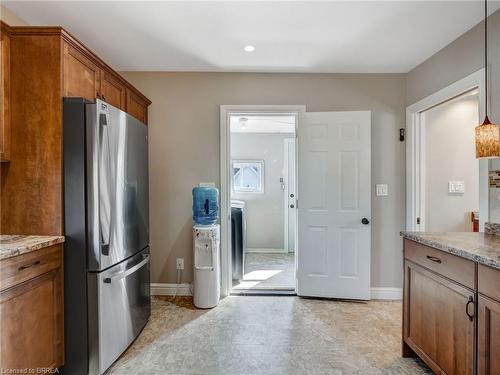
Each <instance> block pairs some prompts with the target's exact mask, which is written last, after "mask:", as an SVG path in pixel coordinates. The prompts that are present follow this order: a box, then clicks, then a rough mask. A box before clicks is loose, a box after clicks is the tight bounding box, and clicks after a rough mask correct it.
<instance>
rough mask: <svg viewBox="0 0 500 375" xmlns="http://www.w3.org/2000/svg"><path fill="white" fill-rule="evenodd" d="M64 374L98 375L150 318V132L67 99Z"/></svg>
mask: <svg viewBox="0 0 500 375" xmlns="http://www.w3.org/2000/svg"><path fill="white" fill-rule="evenodd" d="M63 116H64V136H63V149H64V160H63V164H64V209H65V214H64V226H65V236H66V242H65V252H64V259H65V261H64V282H65V293H64V296H65V297H64V299H65V321H64V324H65V365H64V367H63V368H62V371H63V372H64V373H65V374H71V375H79V374H102V373H104V372H105V371H106V370H107V369H108V368H109V367H110V366H111V365H112V364H113V362H114V361H116V359H117V358H118V357H119V356H120V355H121V354H122V353H123V352H124V351H125V349H126V348H127V347H128V346H129V345H130V344H131V343H132V342H133V340H134V339H135V338H136V337H137V335H138V334H139V333H140V331H141V330H142V328H143V327H144V325H145V324H146V322H147V321H148V319H149V316H150V279H149V270H150V260H149V220H148V218H149V208H148V204H149V194H148V129H147V126H146V125H144V124H143V123H141V122H140V121H139V120H137V119H135V118H134V117H132V116H130V115H128V114H127V113H125V112H123V111H121V110H119V109H118V108H115V107H113V106H111V105H109V104H107V103H105V102H103V101H101V100H96V102H95V103H94V102H89V101H87V100H85V99H82V98H65V99H64V101H63Z"/></svg>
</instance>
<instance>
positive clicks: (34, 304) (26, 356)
mask: <svg viewBox="0 0 500 375" xmlns="http://www.w3.org/2000/svg"><path fill="white" fill-rule="evenodd" d="M61 275H62V272H61V268H57V269H54V270H52V271H50V272H48V273H45V274H43V275H41V276H38V277H36V278H34V279H31V280H29V281H26V282H24V283H21V284H18V285H16V286H14V287H12V288H9V289H6V290H4V291H2V292H1V293H0V322H1V326H2V330H1V331H0V363H1V366H2V368H42V367H52V368H55V367H59V366H61V365H62V364H63V361H64V355H63V353H64V352H63V348H64V342H63V335H64V326H63V318H64V317H63V302H62V298H63V297H62V278H61Z"/></svg>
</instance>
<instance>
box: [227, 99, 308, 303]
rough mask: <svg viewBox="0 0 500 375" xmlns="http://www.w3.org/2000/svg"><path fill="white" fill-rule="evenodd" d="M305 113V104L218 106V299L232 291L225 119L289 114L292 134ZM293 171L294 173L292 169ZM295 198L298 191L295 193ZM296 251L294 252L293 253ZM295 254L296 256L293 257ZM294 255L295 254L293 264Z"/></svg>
mask: <svg viewBox="0 0 500 375" xmlns="http://www.w3.org/2000/svg"><path fill="white" fill-rule="evenodd" d="M305 112H306V106H305V105H221V106H220V227H221V228H220V229H221V297H222V298H223V297H226V296H228V295H229V294H230V293H231V289H232V275H231V270H232V259H231V251H230V248H229V244H230V243H231V230H230V228H231V203H230V202H231V149H230V139H231V134H230V126H229V117H230V116H232V115H241V116H245V115H247V116H249V115H257V114H259V115H262V114H267V115H272V114H276V115H285V114H286V115H292V116H295V134H297V129H298V126H299V118H300V115H301V114H302V113H305ZM298 142H299V140H298V139H297V138H296V142H295V151H296V152H295V164H296V168H298V166H297V147H298ZM296 172H297V170H296ZM296 194H297V198H298V197H299V196H300V192H299V191H296ZM298 251H300V250H299V249H297V252H298ZM297 252H296V254H297ZM296 262H297V255H295V264H297V263H296Z"/></svg>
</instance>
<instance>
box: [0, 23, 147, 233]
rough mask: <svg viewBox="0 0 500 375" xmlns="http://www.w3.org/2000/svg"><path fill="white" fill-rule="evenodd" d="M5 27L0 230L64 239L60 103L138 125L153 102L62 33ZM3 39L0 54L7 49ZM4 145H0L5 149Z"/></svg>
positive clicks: (37, 28) (82, 46) (61, 107)
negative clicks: (114, 110)
mask: <svg viewBox="0 0 500 375" xmlns="http://www.w3.org/2000/svg"><path fill="white" fill-rule="evenodd" d="M4 27H5V28H8V30H9V31H10V80H9V81H10V86H4V85H3V84H2V88H3V87H8V88H9V90H10V91H9V93H10V94H9V95H7V93H5V92H4V91H5V90H4V91H2V103H4V104H5V103H6V101H5V100H7V99H8V100H9V101H8V103H9V106H8V108H9V111H8V112H7V111H2V117H1V118H2V126H1V127H2V130H1V132H0V134H8V126H7V125H6V124H7V122H6V120H5V121H4V120H3V119H4V118H9V119H10V165H8V168H1V171H0V172H1V180H2V186H1V190H2V191H1V203H0V207H2V210H0V215H1V223H0V228H1V230H2V232H3V233H23V234H38V235H61V234H63V232H64V227H63V217H64V216H63V212H64V207H63V202H64V199H63V188H62V187H63V170H62V164H63V150H62V143H63V105H62V101H63V98H64V97H83V98H86V99H88V100H90V101H94V100H96V99H102V100H104V101H106V102H108V103H110V105H113V106H115V107H118V108H121V109H122V110H125V111H127V112H129V113H130V114H131V115H132V116H135V117H137V118H139V119H140V120H141V121H143V122H146V121H147V110H148V106H149V104H151V102H150V101H149V100H148V98H146V97H145V96H144V95H143V94H142V93H141V92H140V91H139V90H137V89H136V88H135V87H134V86H132V85H131V84H130V83H129V82H127V81H126V80H125V79H124V78H123V77H121V76H120V75H119V74H118V73H117V72H116V71H114V70H113V69H112V68H111V67H110V66H109V65H107V64H106V63H105V62H104V61H103V60H102V59H100V58H99V57H98V56H97V55H96V54H94V53H93V52H92V51H90V50H89V49H88V48H87V47H86V46H85V45H83V44H82V43H80V42H79V41H78V40H77V39H76V38H75V37H73V36H72V35H71V34H69V33H68V32H67V31H65V30H64V29H62V28H61V27H30V26H24V27H17V26H16V27H10V26H8V25H5V24H4V23H3V22H2V30H3V28H4ZM3 37H4V34H3V33H2V49H4V48H6V47H4V46H8V44H7V43H8V42H6V43H4V42H3V41H4V40H6V39H5V38H3ZM2 57H3V55H2ZM2 61H3V59H2ZM4 66H9V65H4ZM3 77H4V76H2V83H4V82H5V80H4V79H3ZM127 104H129V105H127ZM2 108H3V106H2ZM3 139H7V138H6V137H5V138H2V140H0V146H1V147H3V145H4V144H5V145H7V143H6V142H4V141H3ZM5 150H7V147H5ZM5 154H8V152H5ZM2 155H3V154H2ZM2 157H3V156H2ZM27 187H29V188H27Z"/></svg>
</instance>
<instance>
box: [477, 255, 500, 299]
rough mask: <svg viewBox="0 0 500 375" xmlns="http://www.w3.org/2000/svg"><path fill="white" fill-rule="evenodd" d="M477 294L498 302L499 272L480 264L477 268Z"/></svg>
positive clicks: (499, 295)
mask: <svg viewBox="0 0 500 375" xmlns="http://www.w3.org/2000/svg"><path fill="white" fill-rule="evenodd" d="M477 289H478V290H479V293H481V294H483V295H485V296H487V297H490V298H492V299H495V300H497V301H499V302H500V270H496V269H494V268H491V267H487V266H483V265H482V264H480V265H479V266H478V268H477Z"/></svg>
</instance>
